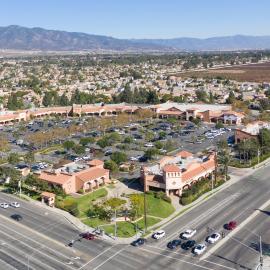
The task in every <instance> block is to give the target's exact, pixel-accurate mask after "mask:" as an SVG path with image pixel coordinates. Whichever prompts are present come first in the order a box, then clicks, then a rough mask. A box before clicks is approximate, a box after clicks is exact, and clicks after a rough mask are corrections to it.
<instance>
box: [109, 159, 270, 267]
mask: <svg viewBox="0 0 270 270" xmlns="http://www.w3.org/2000/svg"><path fill="white" fill-rule="evenodd" d="M268 163H270V160H268ZM268 163H266V164H268ZM262 166H264V165H261V166H258V167H257V168H244V169H238V168H229V175H230V177H231V179H230V180H229V181H227V182H226V183H224V184H223V185H221V186H219V187H218V188H216V189H214V190H213V194H211V193H212V191H209V192H207V193H205V194H204V195H202V196H201V197H200V198H198V199H197V200H196V201H194V202H192V203H191V204H189V205H186V206H182V205H179V206H178V207H177V209H176V211H175V212H174V213H173V214H172V215H171V216H169V217H167V218H165V219H163V220H162V221H161V222H159V223H157V224H155V225H153V226H152V227H149V228H148V231H149V234H151V233H152V232H153V231H154V230H157V229H161V228H163V227H164V226H166V225H168V224H169V223H170V222H173V221H174V219H175V218H177V217H179V216H181V215H182V214H184V213H187V212H189V211H191V210H192V209H193V208H195V207H196V206H198V205H200V204H201V203H203V202H204V201H205V200H207V199H209V198H211V196H213V195H215V194H216V193H218V192H220V191H222V190H224V189H226V188H227V187H229V186H230V185H233V184H234V183H236V182H238V181H239V180H241V179H243V178H245V177H247V176H249V175H251V174H253V173H254V172H255V171H256V170H258V169H260V168H261V167H262ZM135 239H136V236H134V237H130V238H117V239H116V240H114V242H117V243H118V244H129V243H131V242H132V241H134V240H135ZM269 270H270V269H269Z"/></svg>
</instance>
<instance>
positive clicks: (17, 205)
mask: <svg viewBox="0 0 270 270" xmlns="http://www.w3.org/2000/svg"><path fill="white" fill-rule="evenodd" d="M10 205H11V206H12V207H15V208H19V207H20V206H21V205H20V204H19V203H18V202H12V203H11V204H10Z"/></svg>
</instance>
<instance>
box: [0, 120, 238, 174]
mask: <svg viewBox="0 0 270 270" xmlns="http://www.w3.org/2000/svg"><path fill="white" fill-rule="evenodd" d="M86 121H88V120H87V119H84V118H82V119H51V120H35V121H31V122H29V123H27V125H26V126H25V127H22V125H21V124H20V123H17V124H15V125H14V126H3V127H1V130H2V134H3V135H4V136H6V138H7V139H8V141H9V143H10V146H11V149H10V152H14V153H17V154H19V155H25V154H26V153H27V152H28V151H29V150H32V151H35V153H36V154H35V163H34V164H32V170H33V171H40V170H43V169H47V168H48V167H50V166H51V165H52V164H56V163H58V162H60V161H61V160H64V159H68V160H71V161H75V162H84V161H88V160H90V159H92V158H99V159H102V160H109V159H110V156H111V154H112V153H114V152H124V153H125V154H126V156H127V160H126V162H128V163H129V164H131V163H132V164H134V165H135V167H136V166H140V164H143V163H146V162H148V161H149V156H147V155H146V153H147V152H151V150H149V149H156V151H155V152H154V154H153V155H152V156H151V159H152V160H156V159H159V158H160V156H162V155H165V154H167V153H174V151H179V150H180V149H183V150H187V151H190V152H192V153H198V152H203V151H205V150H213V149H214V148H215V146H216V145H217V142H218V141H220V140H229V142H230V141H232V137H233V128H232V127H226V128H221V129H216V128H215V125H214V124H205V123H201V124H200V125H199V126H196V125H195V124H193V123H191V122H185V123H180V122H171V121H169V120H160V119H152V120H151V121H140V122H137V123H129V124H125V125H123V126H118V127H110V128H107V129H105V130H100V129H82V126H83V125H84V123H85V122H86ZM72 126H73V127H74V126H75V127H76V126H77V127H79V130H80V131H74V133H72V134H70V136H68V137H67V138H63V140H61V139H55V140H52V141H50V142H48V144H47V147H50V146H54V145H56V146H58V148H59V149H56V150H54V149H53V148H52V150H51V151H46V152H45V153H44V152H42V151H41V149H42V147H39V146H38V145H33V143H30V142H29V141H28V138H29V135H31V134H32V135H33V134H42V133H45V132H48V131H50V130H54V129H55V128H60V129H68V128H70V127H72ZM105 136H116V137H117V139H115V141H113V142H112V143H110V145H108V146H107V145H106V146H104V147H101V146H100V145H99V144H98V141H99V140H100V139H102V138H104V137H105ZM82 138H92V139H93V141H92V142H91V143H88V144H87V145H84V148H83V149H84V150H83V152H82V153H80V154H76V153H74V152H73V151H68V150H66V149H63V148H62V147H60V146H61V144H62V143H63V142H64V141H67V140H70V141H73V142H74V143H75V144H79V143H80V140H81V139H82ZM229 138H231V139H229ZM44 147H45V146H44ZM45 148H46V147H45ZM39 151H40V152H39ZM5 155H6V156H8V153H5V154H4V156H5ZM20 165H22V164H18V166H20Z"/></svg>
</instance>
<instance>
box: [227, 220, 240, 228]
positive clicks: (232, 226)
mask: <svg viewBox="0 0 270 270" xmlns="http://www.w3.org/2000/svg"><path fill="white" fill-rule="evenodd" d="M236 227H237V222H236V221H235V220H232V221H230V222H229V223H227V224H226V225H225V228H226V229H227V230H229V231H231V230H234V229H235V228H236Z"/></svg>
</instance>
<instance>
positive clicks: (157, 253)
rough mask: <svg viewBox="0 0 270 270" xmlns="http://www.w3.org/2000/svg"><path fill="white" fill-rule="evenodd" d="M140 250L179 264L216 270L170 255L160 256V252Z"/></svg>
mask: <svg viewBox="0 0 270 270" xmlns="http://www.w3.org/2000/svg"><path fill="white" fill-rule="evenodd" d="M140 250H144V251H146V252H149V253H152V254H155V255H159V256H162V257H166V258H170V259H173V260H177V261H179V262H183V263H186V264H190V265H193V266H197V267H199V268H203V269H207V270H215V269H214V268H209V267H206V266H202V265H199V264H196V263H192V262H188V261H185V260H182V259H179V258H175V257H172V256H169V255H164V254H160V253H159V252H155V251H150V250H148V249H144V248H140Z"/></svg>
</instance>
